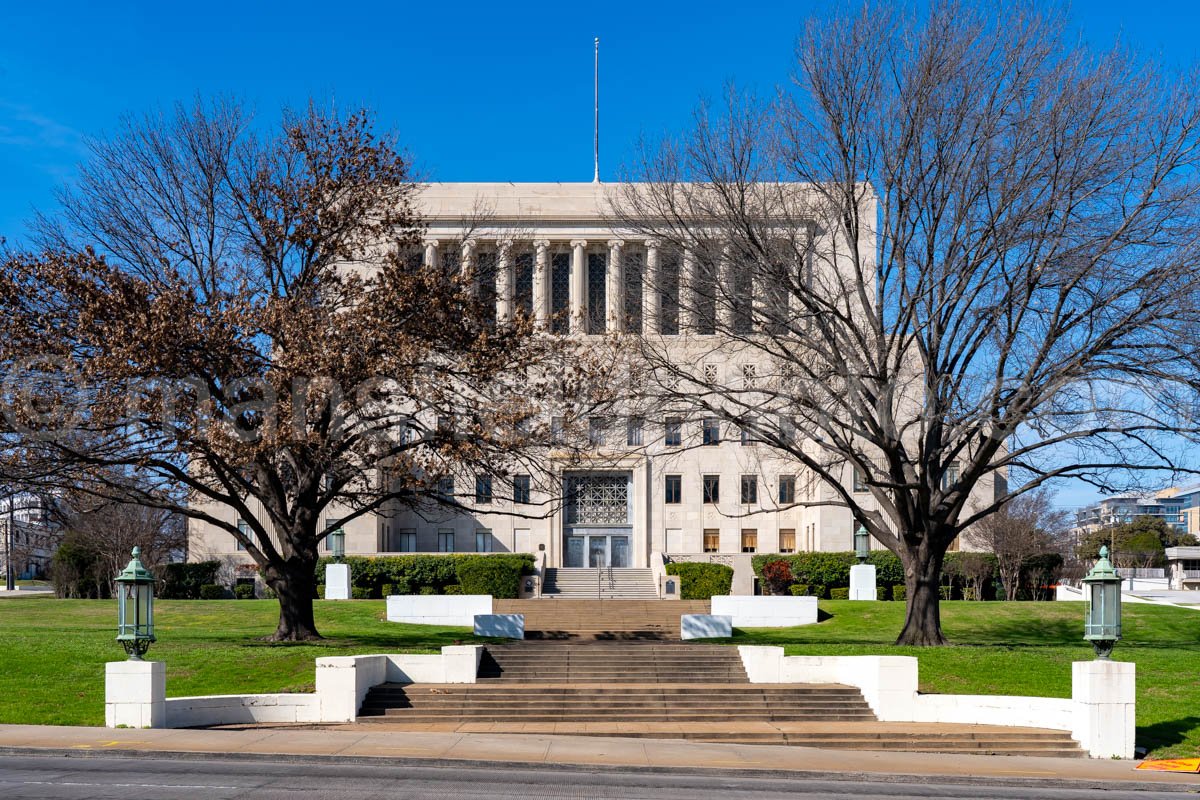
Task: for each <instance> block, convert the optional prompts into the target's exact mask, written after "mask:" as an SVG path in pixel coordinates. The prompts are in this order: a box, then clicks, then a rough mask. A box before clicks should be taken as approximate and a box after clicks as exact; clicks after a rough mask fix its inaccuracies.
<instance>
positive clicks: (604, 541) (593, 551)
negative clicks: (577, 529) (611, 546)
mask: <svg viewBox="0 0 1200 800" xmlns="http://www.w3.org/2000/svg"><path fill="white" fill-rule="evenodd" d="M587 538H588V566H589V567H592V568H593V569H596V568H600V567H607V566H608V537H607V536H589V537H587Z"/></svg>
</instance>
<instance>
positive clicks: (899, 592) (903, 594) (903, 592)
mask: <svg viewBox="0 0 1200 800" xmlns="http://www.w3.org/2000/svg"><path fill="white" fill-rule="evenodd" d="M892 599H893V600H899V601H900V602H904V601H905V600H907V599H908V588H907V587H906V586H904V585H900V586H893V587H892Z"/></svg>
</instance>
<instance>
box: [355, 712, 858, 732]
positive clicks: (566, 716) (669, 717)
mask: <svg viewBox="0 0 1200 800" xmlns="http://www.w3.org/2000/svg"><path fill="white" fill-rule="evenodd" d="M358 718H359V719H360V720H361V721H363V722H369V721H372V720H379V721H389V722H393V721H401V720H402V721H403V722H405V723H412V724H420V723H429V722H445V721H448V720H450V721H458V722H508V721H520V722H582V723H588V722H630V723H633V722H676V723H689V722H729V723H734V722H739V721H745V722H754V721H766V722H852V721H870V720H873V719H874V716H873V715H872V714H870V712H855V711H814V712H811V713H803V712H781V713H778V714H771V715H764V714H736V713H729V712H722V713H706V712H695V713H686V712H680V713H639V712H627V713H622V714H607V715H603V716H601V715H597V714H593V713H578V714H572V713H565V712H550V713H547V712H542V711H538V710H530V709H526V710H525V711H524V712H513V713H504V714H500V713H497V714H489V713H486V712H480V713H473V712H471V711H469V710H468V711H464V712H462V713H458V714H433V713H428V712H424V711H420V710H417V709H394V708H392V709H386V710H380V709H369V710H366V711H364V712H363V713H360V715H359V717H358ZM610 735H612V734H610Z"/></svg>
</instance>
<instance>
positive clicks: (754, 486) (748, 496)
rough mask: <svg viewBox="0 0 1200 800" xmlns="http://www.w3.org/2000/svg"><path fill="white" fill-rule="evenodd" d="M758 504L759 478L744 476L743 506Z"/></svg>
mask: <svg viewBox="0 0 1200 800" xmlns="http://www.w3.org/2000/svg"><path fill="white" fill-rule="evenodd" d="M757 502H758V476H757V475H743V476H742V504H743V505H750V504H753V503H757Z"/></svg>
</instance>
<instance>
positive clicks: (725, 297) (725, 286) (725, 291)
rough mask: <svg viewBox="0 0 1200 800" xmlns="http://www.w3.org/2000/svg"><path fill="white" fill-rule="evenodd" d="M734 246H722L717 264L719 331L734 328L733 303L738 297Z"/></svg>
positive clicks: (714, 288) (716, 291)
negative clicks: (734, 274)
mask: <svg viewBox="0 0 1200 800" xmlns="http://www.w3.org/2000/svg"><path fill="white" fill-rule="evenodd" d="M731 250H732V248H731V247H730V246H729V245H728V244H726V245H725V246H723V247H722V248H721V260H720V262H718V264H717V285H716V286H714V287H713V294H714V295H715V297H716V300H717V333H729V332H730V331H732V330H733V303H734V300H736V299H737V287H736V286H735V285H734V276H733V259H732V252H731Z"/></svg>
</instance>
